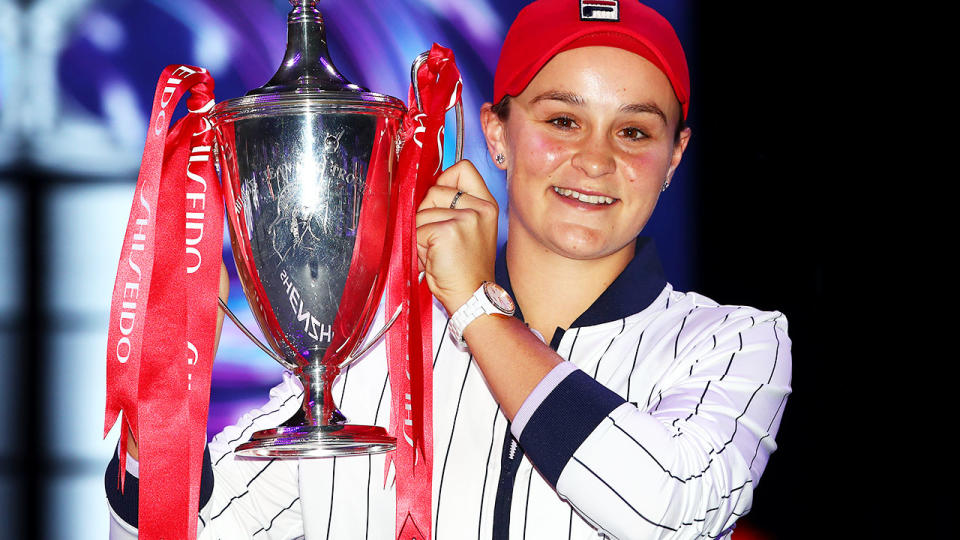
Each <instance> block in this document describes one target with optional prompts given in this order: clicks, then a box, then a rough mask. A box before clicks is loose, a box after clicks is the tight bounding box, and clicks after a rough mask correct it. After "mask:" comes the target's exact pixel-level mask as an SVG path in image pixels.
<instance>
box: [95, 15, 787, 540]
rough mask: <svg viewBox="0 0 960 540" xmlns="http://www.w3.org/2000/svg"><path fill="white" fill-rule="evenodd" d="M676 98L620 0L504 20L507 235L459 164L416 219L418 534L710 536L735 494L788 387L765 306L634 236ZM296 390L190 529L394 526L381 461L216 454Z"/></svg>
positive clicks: (361, 368)
mask: <svg viewBox="0 0 960 540" xmlns="http://www.w3.org/2000/svg"><path fill="white" fill-rule="evenodd" d="M613 4H616V5H613ZM591 5H593V7H594V8H597V9H596V10H592V9H591ZM601 8H604V9H601ZM606 8H612V9H615V11H613V12H611V11H609V10H606ZM688 97H689V80H688V76H687V67H686V61H685V57H684V54H683V50H682V48H681V45H680V43H679V41H678V40H677V38H676V35H675V33H674V32H673V29H672V28H671V27H670V25H669V23H667V21H666V20H665V19H663V18H662V17H661V16H659V15H658V14H656V13H655V12H654V11H653V10H651V9H649V8H647V7H645V6H643V5H641V4H639V3H636V2H632V1H630V2H586V3H584V2H575V1H572V0H540V1H538V2H535V3H533V4H531V5H530V6H528V7H527V8H525V9H524V11H522V12H521V13H520V15H519V16H518V18H517V20H516V21H515V22H514V24H513V26H512V27H511V29H510V31H509V33H508V36H507V39H506V42H505V43H504V47H503V50H502V52H501V58H500V60H499V64H498V67H497V73H496V78H495V89H494V103H496V105H493V104H490V103H488V104H486V105H484V107H483V108H482V110H481V120H482V124H483V130H484V134H485V136H486V139H487V145H488V149H489V152H490V155H491V157H492V158H493V160H494V162H495V163H496V164H497V166H498V167H499V168H501V169H502V170H504V171H506V178H507V187H508V198H509V199H508V200H509V206H508V216H509V233H508V238H507V242H506V246H505V249H504V250H503V251H501V252H500V253H499V254H498V253H497V249H496V246H497V236H496V235H497V214H498V208H497V204H496V201H495V199H494V198H493V197H492V196H491V195H490V193H489V191H488V190H487V188H486V186H485V183H484V180H483V179H482V178H481V177H480V175H479V174H478V173H477V171H476V169H475V168H474V167H473V166H472V165H471V164H470V163H469V162H466V161H464V162H460V163H458V164H456V165H454V166H453V167H451V168H450V169H448V170H447V171H445V172H444V173H443V174H442V175H441V176H440V178H439V180H438V182H437V185H436V186H435V187H433V188H431V189H430V191H429V192H428V194H427V197H426V199H425V200H424V203H423V205H422V206H421V207H420V209H419V211H418V213H417V226H418V255H419V259H420V263H421V265H422V269H423V271H424V272H425V275H426V279H427V282H428V284H429V286H430V290H431V292H432V293H433V294H434V296H435V298H436V300H437V302H436V303H435V309H436V312H435V315H436V317H435V318H434V320H435V321H439V324H437V325H435V326H436V327H435V329H434V336H433V338H434V339H433V343H434V348H435V354H436V364H435V368H434V369H435V372H434V381H435V384H434V398H433V399H434V401H433V407H434V441H435V442H434V456H435V458H434V478H433V519H434V523H433V531H434V536H435V537H436V538H464V537H474V536H476V537H478V538H491V537H493V538H508V537H509V538H523V537H526V536H527V535H529V537H531V538H594V537H596V535H597V533H598V532H599V533H600V534H602V535H606V536H608V537H615V538H699V537H709V538H718V537H720V538H728V537H729V534H730V531H732V529H733V526H734V523H735V520H736V518H737V517H739V516H740V515H743V514H744V513H745V512H747V511H748V510H749V508H750V506H751V500H752V492H753V488H754V486H755V485H756V483H757V481H758V480H759V477H760V475H761V473H762V472H763V469H764V467H765V465H766V462H767V459H768V457H769V454H770V453H771V452H772V451H773V450H774V449H775V444H774V443H773V437H774V435H775V433H776V431H777V427H778V425H779V421H780V418H781V415H782V412H783V406H784V403H785V401H786V396H787V395H788V394H789V391H790V388H789V380H790V340H789V338H788V337H787V335H786V327H787V323H786V320H785V318H784V317H783V316H782V315H781V314H779V313H776V312H772V313H771V312H760V311H757V310H754V309H752V308H745V307H738V306H719V305H717V304H716V303H714V302H712V301H711V300H709V299H707V298H705V297H702V296H700V295H697V294H695V293H681V292H677V291H674V290H673V289H672V287H671V286H670V285H669V284H667V283H666V281H665V279H664V277H663V276H662V271H661V270H660V265H659V262H658V261H657V258H656V253H655V251H654V248H653V245H652V243H651V242H649V241H648V240H646V239H643V238H639V234H640V232H641V230H642V229H643V227H644V225H645V224H646V222H647V220H648V219H649V217H650V215H651V213H652V212H653V209H654V207H655V205H656V202H657V198H658V196H659V194H660V192H661V191H662V190H665V189H667V187H668V186H669V183H670V180H671V178H672V176H673V174H674V172H675V171H676V168H677V167H678V166H679V164H680V161H681V159H682V157H683V153H684V150H685V149H686V147H687V143H688V142H689V139H690V130H689V128H686V127H685V126H684V123H683V122H684V118H685V116H686V111H687V108H688ZM492 284H496V285H492ZM498 294H499V299H498V296H497V295H498ZM491 295H492V296H491ZM491 298H493V301H491ZM511 298H512V299H513V300H515V306H516V308H517V309H516V312H515V313H513V316H500V317H497V316H493V315H508V314H509V313H510V308H511V307H513V306H512V304H514V302H512V301H511ZM441 310H442V311H441ZM448 316H449V317H450V319H449V320H448V319H447V317H448ZM461 340H462V341H461ZM458 341H460V342H461V343H460V344H461V345H465V347H457V346H456V345H457V342H458ZM371 354H372V357H371V358H368V359H367V360H365V361H363V362H360V363H358V364H356V365H355V366H353V367H351V368H350V369H349V370H348V371H347V372H345V373H344V374H343V376H342V377H341V378H340V379H339V380H338V382H337V383H336V385H335V387H334V396H335V398H337V399H338V401H339V402H340V404H341V407H342V408H343V410H347V411H350V413H351V415H352V416H351V419H350V420H351V422H353V423H361V424H371V423H376V424H379V425H386V424H387V423H388V422H389V419H388V418H387V411H388V410H389V406H388V403H389V398H388V397H387V396H389V392H388V391H387V382H388V379H387V372H386V362H384V361H383V358H384V357H385V356H384V355H385V353H384V351H383V347H382V345H381V346H379V348H377V349H375V350H374V352H373V353H371ZM375 358H378V359H375ZM300 392H301V389H300V387H299V385H298V382H297V381H296V380H295V378H293V377H289V376H288V377H287V378H286V380H285V381H284V383H283V384H281V385H280V386H278V387H276V388H275V389H274V391H273V392H271V400H270V402H269V403H268V404H267V405H266V406H264V407H263V408H262V409H258V410H255V411H251V412H250V413H249V414H247V415H246V416H245V417H244V418H242V419H241V420H240V421H239V422H238V424H237V425H236V426H232V427H229V428H227V429H226V430H224V432H223V433H221V434H220V435H218V436H217V437H216V438H215V440H214V441H213V442H212V443H211V444H210V453H211V457H212V463H213V475H214V477H215V482H214V489H213V496H212V498H211V499H209V502H205V503H204V504H203V509H202V511H201V518H202V524H203V525H204V526H205V529H204V530H203V533H202V536H201V537H202V538H203V537H210V538H215V537H224V538H235V537H257V538H260V537H270V538H291V537H298V536H301V535H303V536H306V537H307V538H392V537H393V535H394V514H393V510H394V504H395V498H394V497H395V494H394V491H393V483H392V479H391V477H388V478H387V481H386V482H384V481H383V479H382V476H381V475H382V474H383V472H382V471H383V470H384V465H383V464H384V461H383V459H384V457H383V456H382V455H381V456H372V457H368V458H367V459H363V458H347V459H329V460H305V461H302V462H296V461H276V460H273V461H269V462H262V461H255V462H251V461H242V460H234V459H233V455H232V453H231V450H232V448H233V447H235V446H236V445H238V444H240V443H242V442H244V441H246V440H247V438H249V435H250V433H252V432H253V431H255V430H258V429H265V428H268V427H272V426H275V425H276V424H278V423H279V422H281V421H283V420H285V419H286V418H288V417H289V416H291V415H292V414H293V412H294V411H295V410H296V409H297V407H298V405H299V399H298V397H299V395H300ZM376 395H379V396H381V397H380V400H379V401H377V400H375V399H371V397H372V396H376ZM109 474H110V473H109V472H108V475H109ZM114 474H115V473H114ZM114 478H115V476H114ZM115 507H116V506H115ZM128 521H129V520H128ZM118 527H119V525H118Z"/></svg>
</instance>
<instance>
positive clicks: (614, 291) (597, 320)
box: [495, 237, 667, 328]
mask: <svg viewBox="0 0 960 540" xmlns="http://www.w3.org/2000/svg"><path fill="white" fill-rule="evenodd" d="M495 276H496V278H497V283H498V284H500V285H501V286H502V287H503V288H504V289H506V290H507V292H508V293H510V296H511V297H512V298H514V299H516V296H515V295H514V294H513V287H512V286H511V284H510V273H509V272H508V271H507V246H506V244H504V245H503V246H502V247H501V248H500V251H499V252H498V253H497V261H496V267H495ZM666 285H667V280H666V278H665V277H664V275H663V266H662V265H661V264H660V257H659V256H658V255H657V248H656V246H655V245H654V242H653V239H652V238H645V237H639V238H637V247H636V253H634V256H633V260H631V261H630V263H629V264H627V267H626V268H624V269H623V272H621V273H620V275H619V276H617V279H615V280H614V281H613V283H611V284H610V286H609V287H607V289H606V290H605V291H603V293H602V294H601V295H600V296H599V297H598V298H597V299H596V300H595V301H594V302H593V304H592V305H591V306H590V307H589V308H587V310H586V311H584V312H583V313H581V314H580V316H579V317H577V320H575V321H574V322H573V324H572V325H571V326H570V327H571V328H580V327H583V326H595V325H598V324H603V323H607V322H610V321H616V320H618V319H623V318H625V317H628V316H630V315H633V314H634V313H639V312H640V311H643V310H644V309H646V308H647V307H648V306H650V304H652V303H653V301H654V300H656V299H657V297H658V296H659V295H660V293H661V292H663V288H664V287H666ZM516 316H517V317H519V318H520V320H523V314H522V313H520V306H519V304H518V305H517V313H516Z"/></svg>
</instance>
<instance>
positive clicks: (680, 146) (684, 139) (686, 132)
mask: <svg viewBox="0 0 960 540" xmlns="http://www.w3.org/2000/svg"><path fill="white" fill-rule="evenodd" d="M690 134H691V131H690V128H683V131H681V132H680V138H678V139H677V141H676V142H675V143H674V144H673V157H672V158H671V159H670V168H669V169H667V181H668V182H669V181H670V180H672V179H673V173H674V172H676V170H677V167H679V166H680V160H681V159H683V153H684V152H685V151H686V150H687V144H688V143H689V142H690Z"/></svg>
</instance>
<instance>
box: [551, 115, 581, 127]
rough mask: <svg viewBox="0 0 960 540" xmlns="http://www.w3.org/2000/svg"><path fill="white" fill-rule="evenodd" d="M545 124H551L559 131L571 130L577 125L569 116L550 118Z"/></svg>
mask: <svg viewBox="0 0 960 540" xmlns="http://www.w3.org/2000/svg"><path fill="white" fill-rule="evenodd" d="M547 123H548V124H553V125H554V126H556V127H558V128H560V129H573V128H575V127H577V123H576V122H575V121H574V119H573V118H570V117H569V116H558V117H556V118H551V119H550V120H547Z"/></svg>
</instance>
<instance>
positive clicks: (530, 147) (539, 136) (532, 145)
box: [516, 129, 568, 175]
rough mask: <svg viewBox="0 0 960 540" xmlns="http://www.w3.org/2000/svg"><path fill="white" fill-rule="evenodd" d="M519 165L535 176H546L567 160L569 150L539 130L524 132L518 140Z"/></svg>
mask: <svg viewBox="0 0 960 540" xmlns="http://www.w3.org/2000/svg"><path fill="white" fill-rule="evenodd" d="M516 140H517V155H518V156H519V157H521V158H522V159H521V160H520V163H518V165H519V166H520V167H522V168H523V169H525V170H526V171H528V172H530V173H534V174H540V175H546V174H549V173H550V171H552V170H554V169H556V168H557V167H558V166H559V165H560V164H561V163H563V161H564V159H565V155H566V154H567V153H568V149H566V148H565V147H564V145H563V144H562V143H561V142H559V141H557V140H556V139H553V138H551V137H549V136H546V135H545V134H544V133H542V132H540V131H538V130H532V129H531V130H524V132H522V133H520V134H519V136H518V137H517V138H516Z"/></svg>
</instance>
